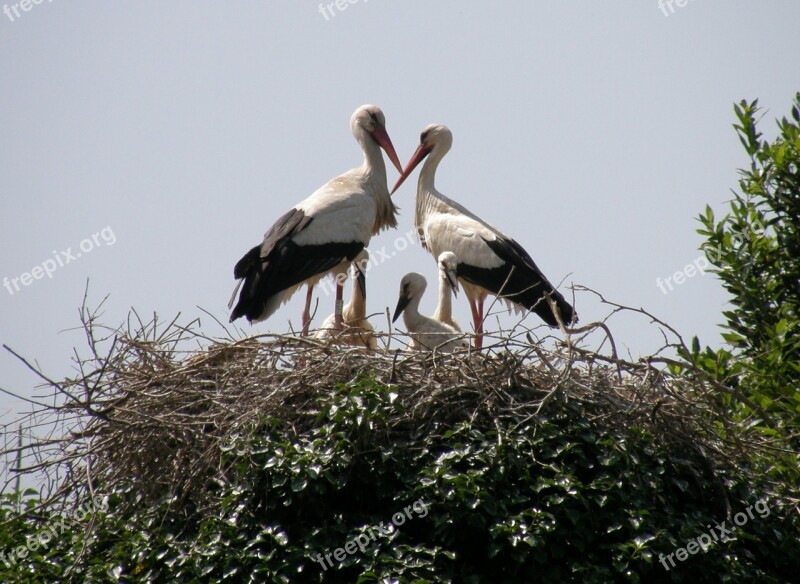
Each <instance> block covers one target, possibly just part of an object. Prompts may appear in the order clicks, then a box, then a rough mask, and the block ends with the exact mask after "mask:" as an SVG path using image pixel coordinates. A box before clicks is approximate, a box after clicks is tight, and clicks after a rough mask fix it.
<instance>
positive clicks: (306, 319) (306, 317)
mask: <svg viewBox="0 0 800 584" xmlns="http://www.w3.org/2000/svg"><path fill="white" fill-rule="evenodd" d="M313 291H314V285H313V284H309V285H308V292H306V307H305V308H304V309H303V330H302V332H301V333H300V336H303V337H307V336H308V329H309V328H310V325H311V297H312V293H313Z"/></svg>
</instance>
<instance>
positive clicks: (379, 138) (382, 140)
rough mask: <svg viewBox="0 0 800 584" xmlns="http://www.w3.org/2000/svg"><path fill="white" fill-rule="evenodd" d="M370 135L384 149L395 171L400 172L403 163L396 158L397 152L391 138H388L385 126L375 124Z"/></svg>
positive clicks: (401, 171)
mask: <svg viewBox="0 0 800 584" xmlns="http://www.w3.org/2000/svg"><path fill="white" fill-rule="evenodd" d="M372 137H373V138H375V141H376V142H377V143H378V145H379V146H380V147H381V148H383V149H384V150H385V151H386V155H387V156H388V157H389V160H391V161H392V164H394V167H395V168H396V169H397V172H399V173H400V174H402V173H403V165H402V164H400V159H399V158H397V152H395V151H394V146H393V145H392V140H391V138H389V134H387V133H386V128H384V127H383V126H376V127H375V129H374V130H373V131H372Z"/></svg>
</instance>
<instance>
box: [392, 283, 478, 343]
mask: <svg viewBox="0 0 800 584" xmlns="http://www.w3.org/2000/svg"><path fill="white" fill-rule="evenodd" d="M427 287H428V282H427V280H425V276H423V275H422V274H418V273H416V272H411V273H410V274H406V275H405V276H403V279H402V280H401V281H400V298H399V299H398V301H397V308H396V309H395V311H394V318H393V319H392V322H395V321H396V320H397V319H398V318H399V317H400V315H401V314H402V315H403V322H404V323H405V325H406V329H407V330H408V334H409V336H410V337H411V348H412V349H418V350H428V351H433V350H434V349H435V350H437V351H443V352H446V353H450V352H452V351H456V350H458V349H460V348H466V346H467V343H466V341H465V340H464V339H463V338H462V334H461V333H460V332H459V331H457V330H456V329H455V328H453V327H452V326H450V325H449V324H445V323H443V322H439V321H438V320H434V319H433V318H429V317H427V316H424V315H422V314H420V312H419V303H420V300H422V295H423V294H425V288H427Z"/></svg>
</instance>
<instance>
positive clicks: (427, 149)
mask: <svg viewBox="0 0 800 584" xmlns="http://www.w3.org/2000/svg"><path fill="white" fill-rule="evenodd" d="M452 145H453V134H452V133H451V132H450V130H449V129H448V128H447V126H443V125H441V124H432V125H430V126H427V127H426V128H425V129H424V130H423V131H422V134H421V135H420V144H419V147H418V148H417V150H416V152H414V154H413V155H412V156H411V159H410V160H409V161H408V164H407V165H406V168H405V170H404V171H403V172H402V174H401V175H400V178H399V179H398V180H397V183H396V184H395V186H394V188H393V189H392V193H394V192H395V191H396V190H397V189H398V188H399V187H400V185H401V184H403V182H404V181H405V180H406V179H407V178H408V176H409V175H410V174H411V173H412V172H413V171H414V169H415V168H416V167H417V166H418V165H419V164H420V163H421V162H422V161H423V160H425V159H426V158H427V160H426V161H425V164H424V165H423V167H422V171H421V172H420V175H419V182H418V184H417V198H416V211H415V215H414V224H415V225H416V227H417V233H418V234H419V237H420V241H421V243H422V246H423V247H424V248H425V249H426V250H428V251H429V252H430V253H431V254H433V257H435V258H438V257H439V256H440V254H442V253H443V252H447V251H450V252H453V253H454V254H455V255H456V257H457V258H458V267H457V273H458V279H459V280H460V281H461V284H462V286H463V287H464V294H465V296H466V297H467V299H468V300H469V306H470V310H471V311H472V318H473V321H474V326H475V348H477V349H480V348H481V346H482V337H483V320H484V301H485V300H486V297H487V296H488V295H489V294H492V295H494V296H497V297H498V298H500V299H502V300H505V301H507V302H508V303H509V304H510V305H511V306H512V307H513V308H514V309H516V310H517V311H522V310H530V311H533V312H535V313H536V314H537V315H539V316H540V317H541V318H542V320H544V321H545V322H546V323H547V324H548V325H550V326H557V324H558V322H557V320H556V317H555V314H554V313H553V310H551V308H550V306H549V304H548V303H547V298H550V299H552V300H553V301H555V303H556V307H557V311H558V314H559V317H560V318H561V321H562V322H563V323H564V324H570V323H571V322H572V321H573V319H575V312H574V310H573V309H572V306H571V305H570V304H569V303H568V302H567V301H566V300H565V299H564V297H563V296H562V295H561V293H559V292H558V290H556V289H555V287H553V285H552V284H550V282H548V280H547V278H545V277H544V274H542V272H541V270H539V268H538V267H537V266H536V264H535V263H534V261H533V260H532V259H531V256H530V255H528V252H526V251H525V250H524V249H523V248H522V246H521V245H520V244H518V243H517V242H516V241H514V239H512V238H511V237H509V236H508V235H506V234H505V233H503V232H502V231H500V230H499V229H497V228H496V227H494V226H492V225H490V224H489V223H487V222H486V221H484V220H483V219H481V218H480V217H478V216H477V215H475V214H474V213H472V212H470V211H469V210H468V209H466V208H465V207H464V206H462V205H460V204H459V203H457V202H456V201H453V200H452V199H449V198H447V197H446V196H444V195H443V194H442V193H440V192H439V191H437V190H436V187H435V184H434V182H435V178H436V169H437V168H438V166H439V163H440V162H441V161H442V158H444V156H445V154H447V152H448V151H449V150H450V147H451V146H452Z"/></svg>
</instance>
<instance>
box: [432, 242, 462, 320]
mask: <svg viewBox="0 0 800 584" xmlns="http://www.w3.org/2000/svg"><path fill="white" fill-rule="evenodd" d="M437 263H438V264H439V304H437V305H436V312H434V313H433V319H434V320H438V321H439V322H443V323H444V324H449V325H450V326H451V327H453V328H454V329H456V330H457V331H458V332H461V327H460V326H458V323H457V322H456V321H455V319H454V318H453V296H458V271H457V270H458V258H456V254H454V253H453V252H452V251H443V252H442V253H440V254H439V261H438V262H437ZM451 294H452V296H451Z"/></svg>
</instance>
